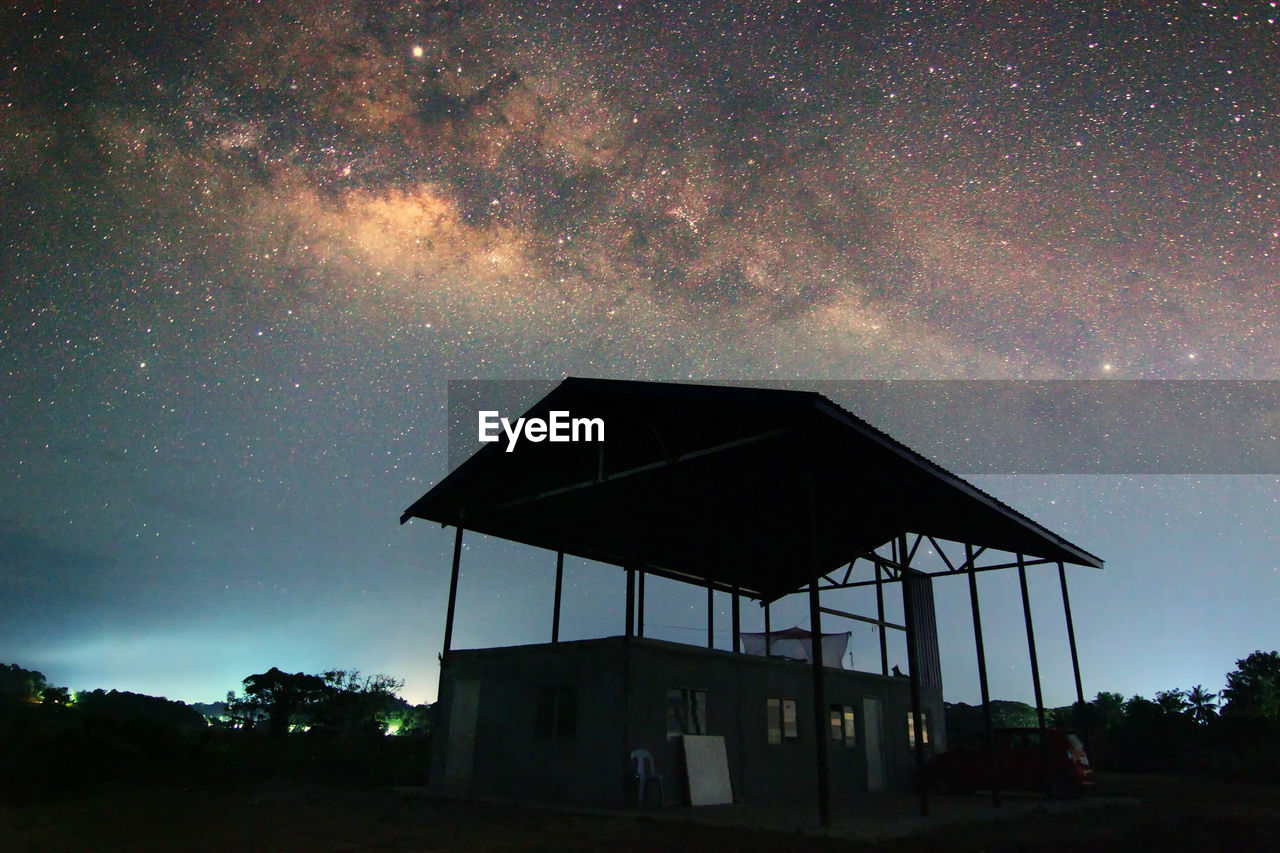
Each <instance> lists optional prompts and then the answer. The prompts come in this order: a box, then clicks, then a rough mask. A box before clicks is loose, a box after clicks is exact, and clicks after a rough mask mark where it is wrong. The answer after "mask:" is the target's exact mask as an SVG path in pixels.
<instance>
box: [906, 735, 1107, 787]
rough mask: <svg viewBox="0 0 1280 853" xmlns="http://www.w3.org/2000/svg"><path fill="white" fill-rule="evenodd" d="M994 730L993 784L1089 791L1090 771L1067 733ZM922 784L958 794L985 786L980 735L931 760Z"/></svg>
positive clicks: (987, 771)
mask: <svg viewBox="0 0 1280 853" xmlns="http://www.w3.org/2000/svg"><path fill="white" fill-rule="evenodd" d="M1044 735H1045V739H1046V740H1045V743H1046V746H1044V747H1043V748H1042V747H1041V741H1040V729H1038V728H1034V727H1033V728H1019V729H995V730H994V731H993V732H992V741H993V743H994V745H995V772H996V782H997V784H998V785H999V786H1000V787H1001V788H1002V789H1008V790H1012V789H1018V788H1021V789H1032V790H1036V789H1040V790H1045V789H1047V790H1048V791H1049V792H1050V793H1052V794H1054V795H1055V796H1067V795H1071V794H1080V793H1083V792H1084V791H1087V790H1089V789H1091V788H1092V787H1093V768H1092V767H1090V766H1089V757H1088V756H1087V755H1085V752H1084V744H1083V743H1081V741H1080V738H1079V737H1078V736H1077V735H1076V733H1075V732H1074V731H1071V730H1070V729H1045V730H1044ZM923 778H924V781H925V784H927V785H930V786H936V787H938V788H940V789H942V790H945V791H955V792H958V793H963V792H967V791H972V790H974V789H975V788H990V787H991V781H990V780H991V761H990V758H989V756H988V753H987V738H986V733H985V732H977V733H975V734H973V735H970V736H969V737H967V738H965V740H964V741H963V742H962V743H961V744H960V745H959V746H957V747H955V748H953V749H951V750H950V751H948V752H944V753H942V754H941V755H939V756H937V757H936V758H934V759H933V760H932V761H930V762H929V763H928V764H926V765H925V768H924V777H923Z"/></svg>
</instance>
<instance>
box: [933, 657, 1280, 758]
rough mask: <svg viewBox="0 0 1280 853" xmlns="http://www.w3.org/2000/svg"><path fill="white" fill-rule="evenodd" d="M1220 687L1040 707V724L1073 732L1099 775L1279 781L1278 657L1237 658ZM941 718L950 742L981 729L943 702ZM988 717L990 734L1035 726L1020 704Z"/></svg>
mask: <svg viewBox="0 0 1280 853" xmlns="http://www.w3.org/2000/svg"><path fill="white" fill-rule="evenodd" d="M1226 682H1227V683H1226V688H1225V689H1223V690H1222V691H1221V692H1219V693H1215V692H1213V691H1210V690H1206V689H1205V688H1204V686H1203V685H1199V684H1197V685H1195V686H1193V687H1191V688H1190V689H1178V688H1174V689H1170V690H1161V691H1158V692H1156V694H1155V695H1154V696H1153V697H1151V698H1147V697H1145V696H1137V695H1135V696H1131V697H1129V698H1128V699H1126V698H1125V697H1124V695H1123V694H1121V693H1114V692H1100V693H1098V694H1097V695H1095V696H1094V698H1093V699H1092V700H1091V701H1088V702H1086V703H1085V705H1084V707H1083V708H1080V707H1077V706H1076V705H1074V704H1073V705H1066V706H1063V707H1060V708H1050V709H1046V724H1047V725H1050V726H1055V727H1063V728H1074V729H1077V730H1079V731H1080V732H1081V733H1082V734H1083V735H1084V736H1085V738H1086V739H1087V741H1088V744H1089V754H1090V756H1091V758H1092V759H1093V760H1094V763H1095V764H1097V765H1099V766H1101V767H1104V768H1107V769H1113V770H1131V771H1153V770H1172V771H1184V770H1185V771H1193V772H1198V771H1203V772H1214V773H1219V774H1225V775H1236V776H1242V777H1249V778H1263V777H1265V778H1275V777H1280V773H1278V772H1277V768H1280V652H1275V651H1270V652H1263V651H1255V652H1253V653H1252V654H1250V655H1248V656H1247V657H1244V658H1241V659H1240V660H1238V661H1236V668H1235V669H1234V670H1233V671H1231V672H1230V673H1228V674H1227V677H1226ZM946 712H947V737H948V738H949V739H950V740H951V741H952V742H955V743H958V742H959V741H960V739H962V738H965V737H967V736H969V735H971V734H972V733H974V732H980V731H982V730H983V727H984V720H983V711H982V707H981V706H980V705H979V706H973V705H965V704H951V703H948V705H947V708H946ZM991 713H992V724H993V726H995V727H997V728H1001V727H1020V726H1035V725H1037V724H1038V715H1037V712H1036V709H1035V708H1034V707H1033V706H1031V705H1027V704H1025V703H1023V702H1008V701H993V702H992V703H991Z"/></svg>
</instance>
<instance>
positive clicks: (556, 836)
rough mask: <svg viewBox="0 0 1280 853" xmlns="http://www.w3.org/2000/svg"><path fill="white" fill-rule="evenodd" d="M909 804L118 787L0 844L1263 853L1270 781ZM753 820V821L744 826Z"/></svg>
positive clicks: (13, 825) (18, 809)
mask: <svg viewBox="0 0 1280 853" xmlns="http://www.w3.org/2000/svg"><path fill="white" fill-rule="evenodd" d="M989 806H990V802H989V797H988V796H986V795H983V794H975V795H970V796H967V797H939V798H935V802H934V808H933V810H932V815H931V817H929V818H927V819H920V818H919V817H918V816H917V811H916V808H915V806H914V803H913V801H912V800H911V799H910V798H899V799H897V800H894V799H885V800H882V801H880V802H878V803H876V804H874V807H873V808H871V809H869V810H867V811H865V812H863V813H862V814H859V815H848V814H845V815H837V821H836V823H835V825H834V826H833V828H832V830H831V831H830V832H829V833H825V834H824V833H821V832H820V831H819V830H818V829H817V827H816V825H815V823H816V822H815V821H814V819H813V817H812V815H810V814H809V813H808V811H807V810H803V809H802V810H797V811H794V812H789V813H788V812H785V811H774V812H765V811H761V810H755V809H746V808H745V807H737V806H735V807H731V808H726V809H720V810H718V811H717V810H711V811H708V810H695V809H689V808H667V809H662V810H651V811H648V812H644V813H625V812H583V811H573V812H565V811H559V810H555V809H550V808H542V807H535V806H524V805H513V804H499V803H477V802H459V801H448V800H437V799H432V798H430V797H427V796H426V795H425V794H424V793H423V792H422V791H419V790H413V789H395V790H392V789H380V790H363V791H361V790H338V789H322V788H299V787H291V786H271V785H267V786H260V787H258V788H256V789H252V790H238V791H183V790H119V791H114V792H110V793H102V794H97V795H94V796H91V797H88V798H82V799H76V800H70V801H64V802H46V803H33V804H26V805H3V806H0V850H3V851H10V850H13V851H62V850H75V851H81V850H120V851H124V850H128V851H139V850H142V851H146V850H157V851H166V850H174V851H176V850H183V851H230V850H234V851H246V850H279V851H410V850H552V849H555V850H600V849H606V850H610V851H613V853H623V851H649V850H699V851H716V850H740V851H760V853H764V851H769V853H777V851H779V850H820V851H821V850H888V851H918V850H944V849H945V850H989V851H997V850H1025V849H1043V850H1077V849H1089V850H1126V851H1128V850H1151V849H1159V850H1161V851H1176V850H1195V851H1198V853H1204V851H1211V850H1251V849H1273V845H1274V844H1275V840H1276V839H1277V838H1280V787H1276V786H1258V785H1242V784H1231V783H1225V782H1218V781H1205V780H1198V779H1193V778H1188V777H1165V776H1109V777H1104V778H1101V779H1100V784H1099V791H1098V796H1096V797H1092V798H1085V800H1083V801H1065V802H1064V801H1049V800H1041V799H1039V798H1033V797H1028V796H1022V797H1017V796H1015V797H1009V798H1007V803H1006V806H1005V807H1004V808H1003V809H1001V810H1000V811H999V812H996V811H994V810H992V809H991V808H990V807H989ZM743 824H748V825H743Z"/></svg>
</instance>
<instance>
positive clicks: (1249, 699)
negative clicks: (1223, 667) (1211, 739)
mask: <svg viewBox="0 0 1280 853" xmlns="http://www.w3.org/2000/svg"><path fill="white" fill-rule="evenodd" d="M1222 696H1223V698H1225V699H1226V704H1225V705H1224V706H1223V707H1222V713H1223V715H1224V716H1231V717H1263V718H1265V719H1268V720H1280V652H1274V651H1272V652H1262V651H1256V652H1254V653H1253V654H1251V655H1249V656H1248V657H1247V658H1244V659H1242V660H1238V661H1236V669H1235V671H1234V672H1229V673H1227V688H1226V689H1225V690H1223V691H1222Z"/></svg>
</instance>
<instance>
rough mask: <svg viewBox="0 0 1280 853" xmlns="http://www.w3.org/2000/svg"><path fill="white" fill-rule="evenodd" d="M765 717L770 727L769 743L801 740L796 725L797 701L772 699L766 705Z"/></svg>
mask: <svg viewBox="0 0 1280 853" xmlns="http://www.w3.org/2000/svg"><path fill="white" fill-rule="evenodd" d="M765 716H766V718H767V720H768V725H769V743H783V742H787V741H797V740H800V729H799V727H798V726H797V724H796V700H794V699H775V698H773V697H770V698H769V699H768V700H766V703H765Z"/></svg>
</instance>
